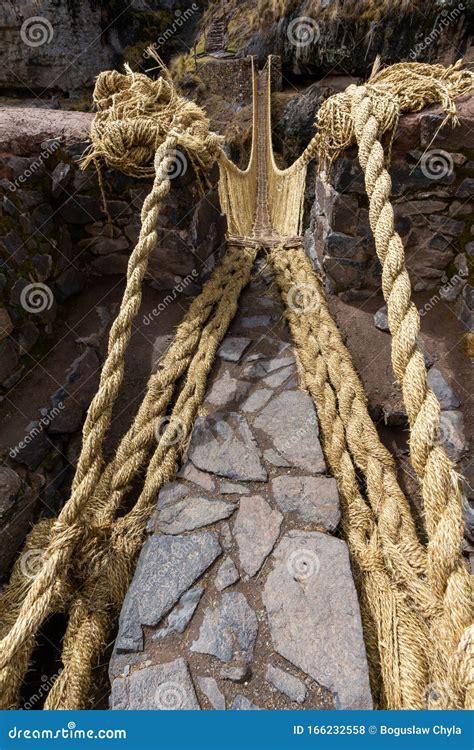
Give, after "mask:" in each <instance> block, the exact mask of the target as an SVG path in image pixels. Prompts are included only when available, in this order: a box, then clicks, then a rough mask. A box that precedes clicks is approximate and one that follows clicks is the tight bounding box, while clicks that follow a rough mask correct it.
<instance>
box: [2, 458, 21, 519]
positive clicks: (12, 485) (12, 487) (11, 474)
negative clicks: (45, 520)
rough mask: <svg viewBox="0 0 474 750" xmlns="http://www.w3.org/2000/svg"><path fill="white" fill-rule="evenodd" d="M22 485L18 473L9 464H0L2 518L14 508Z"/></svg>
mask: <svg viewBox="0 0 474 750" xmlns="http://www.w3.org/2000/svg"><path fill="white" fill-rule="evenodd" d="M20 487H21V479H20V477H19V476H18V474H17V473H16V472H15V471H13V469H9V468H8V466H0V519H2V520H3V519H4V518H5V516H7V515H8V514H9V513H10V511H11V510H12V509H13V507H14V506H15V503H16V499H17V496H18V493H19V491H20Z"/></svg>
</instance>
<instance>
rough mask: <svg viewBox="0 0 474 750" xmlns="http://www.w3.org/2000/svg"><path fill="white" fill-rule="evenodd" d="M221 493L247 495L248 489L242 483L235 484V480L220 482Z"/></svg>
mask: <svg viewBox="0 0 474 750" xmlns="http://www.w3.org/2000/svg"><path fill="white" fill-rule="evenodd" d="M220 493H221V495H248V494H249V493H250V490H249V488H248V487H245V486H244V485H243V484H236V483H235V482H221V486H220Z"/></svg>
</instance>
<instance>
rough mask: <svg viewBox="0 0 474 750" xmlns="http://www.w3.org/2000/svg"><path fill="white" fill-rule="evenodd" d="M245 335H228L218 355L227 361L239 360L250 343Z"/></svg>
mask: <svg viewBox="0 0 474 750" xmlns="http://www.w3.org/2000/svg"><path fill="white" fill-rule="evenodd" d="M250 341H251V339H248V338H246V337H245V336H240V337H239V336H227V337H226V338H225V339H224V341H223V342H222V344H221V345H220V347H219V349H218V352H217V354H218V356H219V357H220V358H221V359H224V360H225V361H226V362H238V361H239V360H240V358H241V356H242V354H243V353H244V351H245V350H246V348H247V347H248V345H249V344H250Z"/></svg>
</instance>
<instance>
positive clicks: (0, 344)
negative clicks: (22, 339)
mask: <svg viewBox="0 0 474 750" xmlns="http://www.w3.org/2000/svg"><path fill="white" fill-rule="evenodd" d="M17 365H18V354H17V351H16V347H15V344H14V343H13V341H12V340H11V339H4V340H3V341H0V383H3V381H4V380H6V379H7V378H8V377H10V375H11V374H12V373H13V372H14V371H15V369H16V367H17Z"/></svg>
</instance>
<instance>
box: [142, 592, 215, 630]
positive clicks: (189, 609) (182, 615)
mask: <svg viewBox="0 0 474 750" xmlns="http://www.w3.org/2000/svg"><path fill="white" fill-rule="evenodd" d="M203 593H204V589H203V588H201V586H196V587H195V588H193V589H189V591H186V592H185V593H184V594H183V596H182V597H181V599H180V600H179V602H178V604H177V605H176V607H175V608H174V609H173V610H172V611H171V612H170V614H169V616H168V625H167V626H166V627H165V628H160V630H157V631H156V633H155V634H154V636H153V639H154V640H158V639H160V638H164V637H165V636H167V635H170V633H184V631H185V630H186V628H187V626H188V625H189V623H190V621H191V617H192V616H193V614H194V613H195V611H196V607H197V605H198V604H199V602H200V599H201V596H202V595H203Z"/></svg>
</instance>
